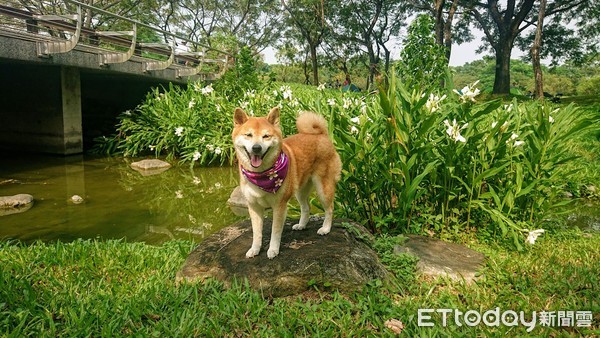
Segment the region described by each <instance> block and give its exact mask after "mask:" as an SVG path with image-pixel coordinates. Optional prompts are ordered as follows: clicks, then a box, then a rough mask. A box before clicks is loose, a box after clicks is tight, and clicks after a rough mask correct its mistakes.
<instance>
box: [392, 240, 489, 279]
mask: <svg viewBox="0 0 600 338" xmlns="http://www.w3.org/2000/svg"><path fill="white" fill-rule="evenodd" d="M407 237H408V241H406V243H404V244H403V245H397V246H396V247H394V253H397V254H401V253H407V254H411V255H414V256H416V257H418V258H419V262H418V263H417V269H418V270H419V271H420V272H421V273H423V274H424V275H429V276H434V277H437V276H447V277H450V278H451V279H453V280H463V279H464V281H465V282H466V283H467V284H468V283H471V282H472V281H473V280H474V279H475V277H476V276H475V274H476V272H477V270H478V269H479V268H481V266H482V264H483V261H484V259H485V255H483V254H482V253H479V252H477V251H475V250H472V249H469V248H467V247H465V246H463V245H460V244H456V243H449V242H444V241H441V240H438V239H434V238H430V237H425V236H418V235H408V236H407Z"/></svg>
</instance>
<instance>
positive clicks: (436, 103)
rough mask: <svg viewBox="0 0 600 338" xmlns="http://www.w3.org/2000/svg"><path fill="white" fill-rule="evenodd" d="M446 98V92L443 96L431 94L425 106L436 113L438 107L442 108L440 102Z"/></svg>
mask: <svg viewBox="0 0 600 338" xmlns="http://www.w3.org/2000/svg"><path fill="white" fill-rule="evenodd" d="M445 98H446V95H445V94H444V96H442V97H439V96H437V95H434V94H433V93H432V94H429V98H428V99H427V102H425V108H427V110H429V112H430V113H434V112H436V111H437V110H438V109H440V102H442V100H443V99H445Z"/></svg>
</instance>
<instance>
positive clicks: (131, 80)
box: [0, 0, 228, 155]
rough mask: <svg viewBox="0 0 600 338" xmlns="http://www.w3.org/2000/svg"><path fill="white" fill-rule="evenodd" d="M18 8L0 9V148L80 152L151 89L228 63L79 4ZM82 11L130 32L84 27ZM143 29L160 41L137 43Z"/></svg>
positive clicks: (12, 2)
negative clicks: (50, 9) (49, 8)
mask: <svg viewBox="0 0 600 338" xmlns="http://www.w3.org/2000/svg"><path fill="white" fill-rule="evenodd" d="M20 3H21V2H18V1H16V0H8V1H4V2H2V5H0V148H4V149H10V150H17V151H35V152H46V153H56V154H65V155H66V154H76V153H81V152H83V150H84V147H85V146H86V145H89V144H90V143H91V141H92V139H93V138H94V137H96V136H100V135H101V134H106V133H108V132H110V130H111V129H112V128H114V125H115V123H116V120H115V118H116V116H117V115H118V113H120V112H122V111H125V110H127V109H132V108H134V107H135V106H137V105H138V104H139V103H141V101H142V100H143V98H144V97H145V96H146V94H147V92H148V91H149V90H150V88H152V87H157V86H161V85H162V86H167V85H168V84H169V83H175V84H181V85H183V84H186V83H188V82H189V81H197V80H212V79H214V78H216V77H218V76H220V74H221V73H222V72H224V71H225V69H226V66H227V64H228V55H227V53H224V52H221V51H218V50H214V49H210V48H207V47H203V46H202V45H201V44H199V43H197V42H195V41H191V40H188V39H186V38H183V37H179V36H176V35H174V34H171V33H169V32H166V31H163V30H160V29H157V28H154V27H151V26H148V25H146V24H144V23H141V22H138V21H135V20H131V19H128V18H124V17H121V16H118V15H115V14H112V13H109V12H107V11H104V10H101V9H98V8H95V7H92V6H89V5H86V4H83V3H81V2H78V1H73V0H64V6H55V7H53V11H55V13H41V12H36V11H35V10H31V9H30V8H25V7H24V6H22V5H20ZM84 11H85V13H86V15H90V13H91V14H92V15H93V14H96V15H102V16H103V17H110V18H111V19H114V20H118V21H119V23H120V24H121V26H123V25H124V26H127V27H131V29H130V30H127V31H102V30H97V29H89V28H85V27H84V25H83V21H84V16H83V15H82V13H83V12H84ZM64 13H67V14H64ZM142 28H143V29H144V30H146V31H148V30H150V31H152V32H154V33H155V35H156V36H161V37H164V40H165V42H164V43H146V42H143V41H140V40H141V39H140V37H139V36H138V30H140V29H142ZM209 55H210V57H209Z"/></svg>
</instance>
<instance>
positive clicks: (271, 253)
mask: <svg viewBox="0 0 600 338" xmlns="http://www.w3.org/2000/svg"><path fill="white" fill-rule="evenodd" d="M277 255H279V250H275V249H269V251H267V257H269V259H273V258H275V256H277Z"/></svg>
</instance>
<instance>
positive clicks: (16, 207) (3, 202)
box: [0, 194, 33, 216]
mask: <svg viewBox="0 0 600 338" xmlns="http://www.w3.org/2000/svg"><path fill="white" fill-rule="evenodd" d="M32 206H33V196H31V195H29V194H18V195H14V196H0V216H6V215H11V214H17V213H21V212H25V211H27V210H29V209H31V207H32Z"/></svg>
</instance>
